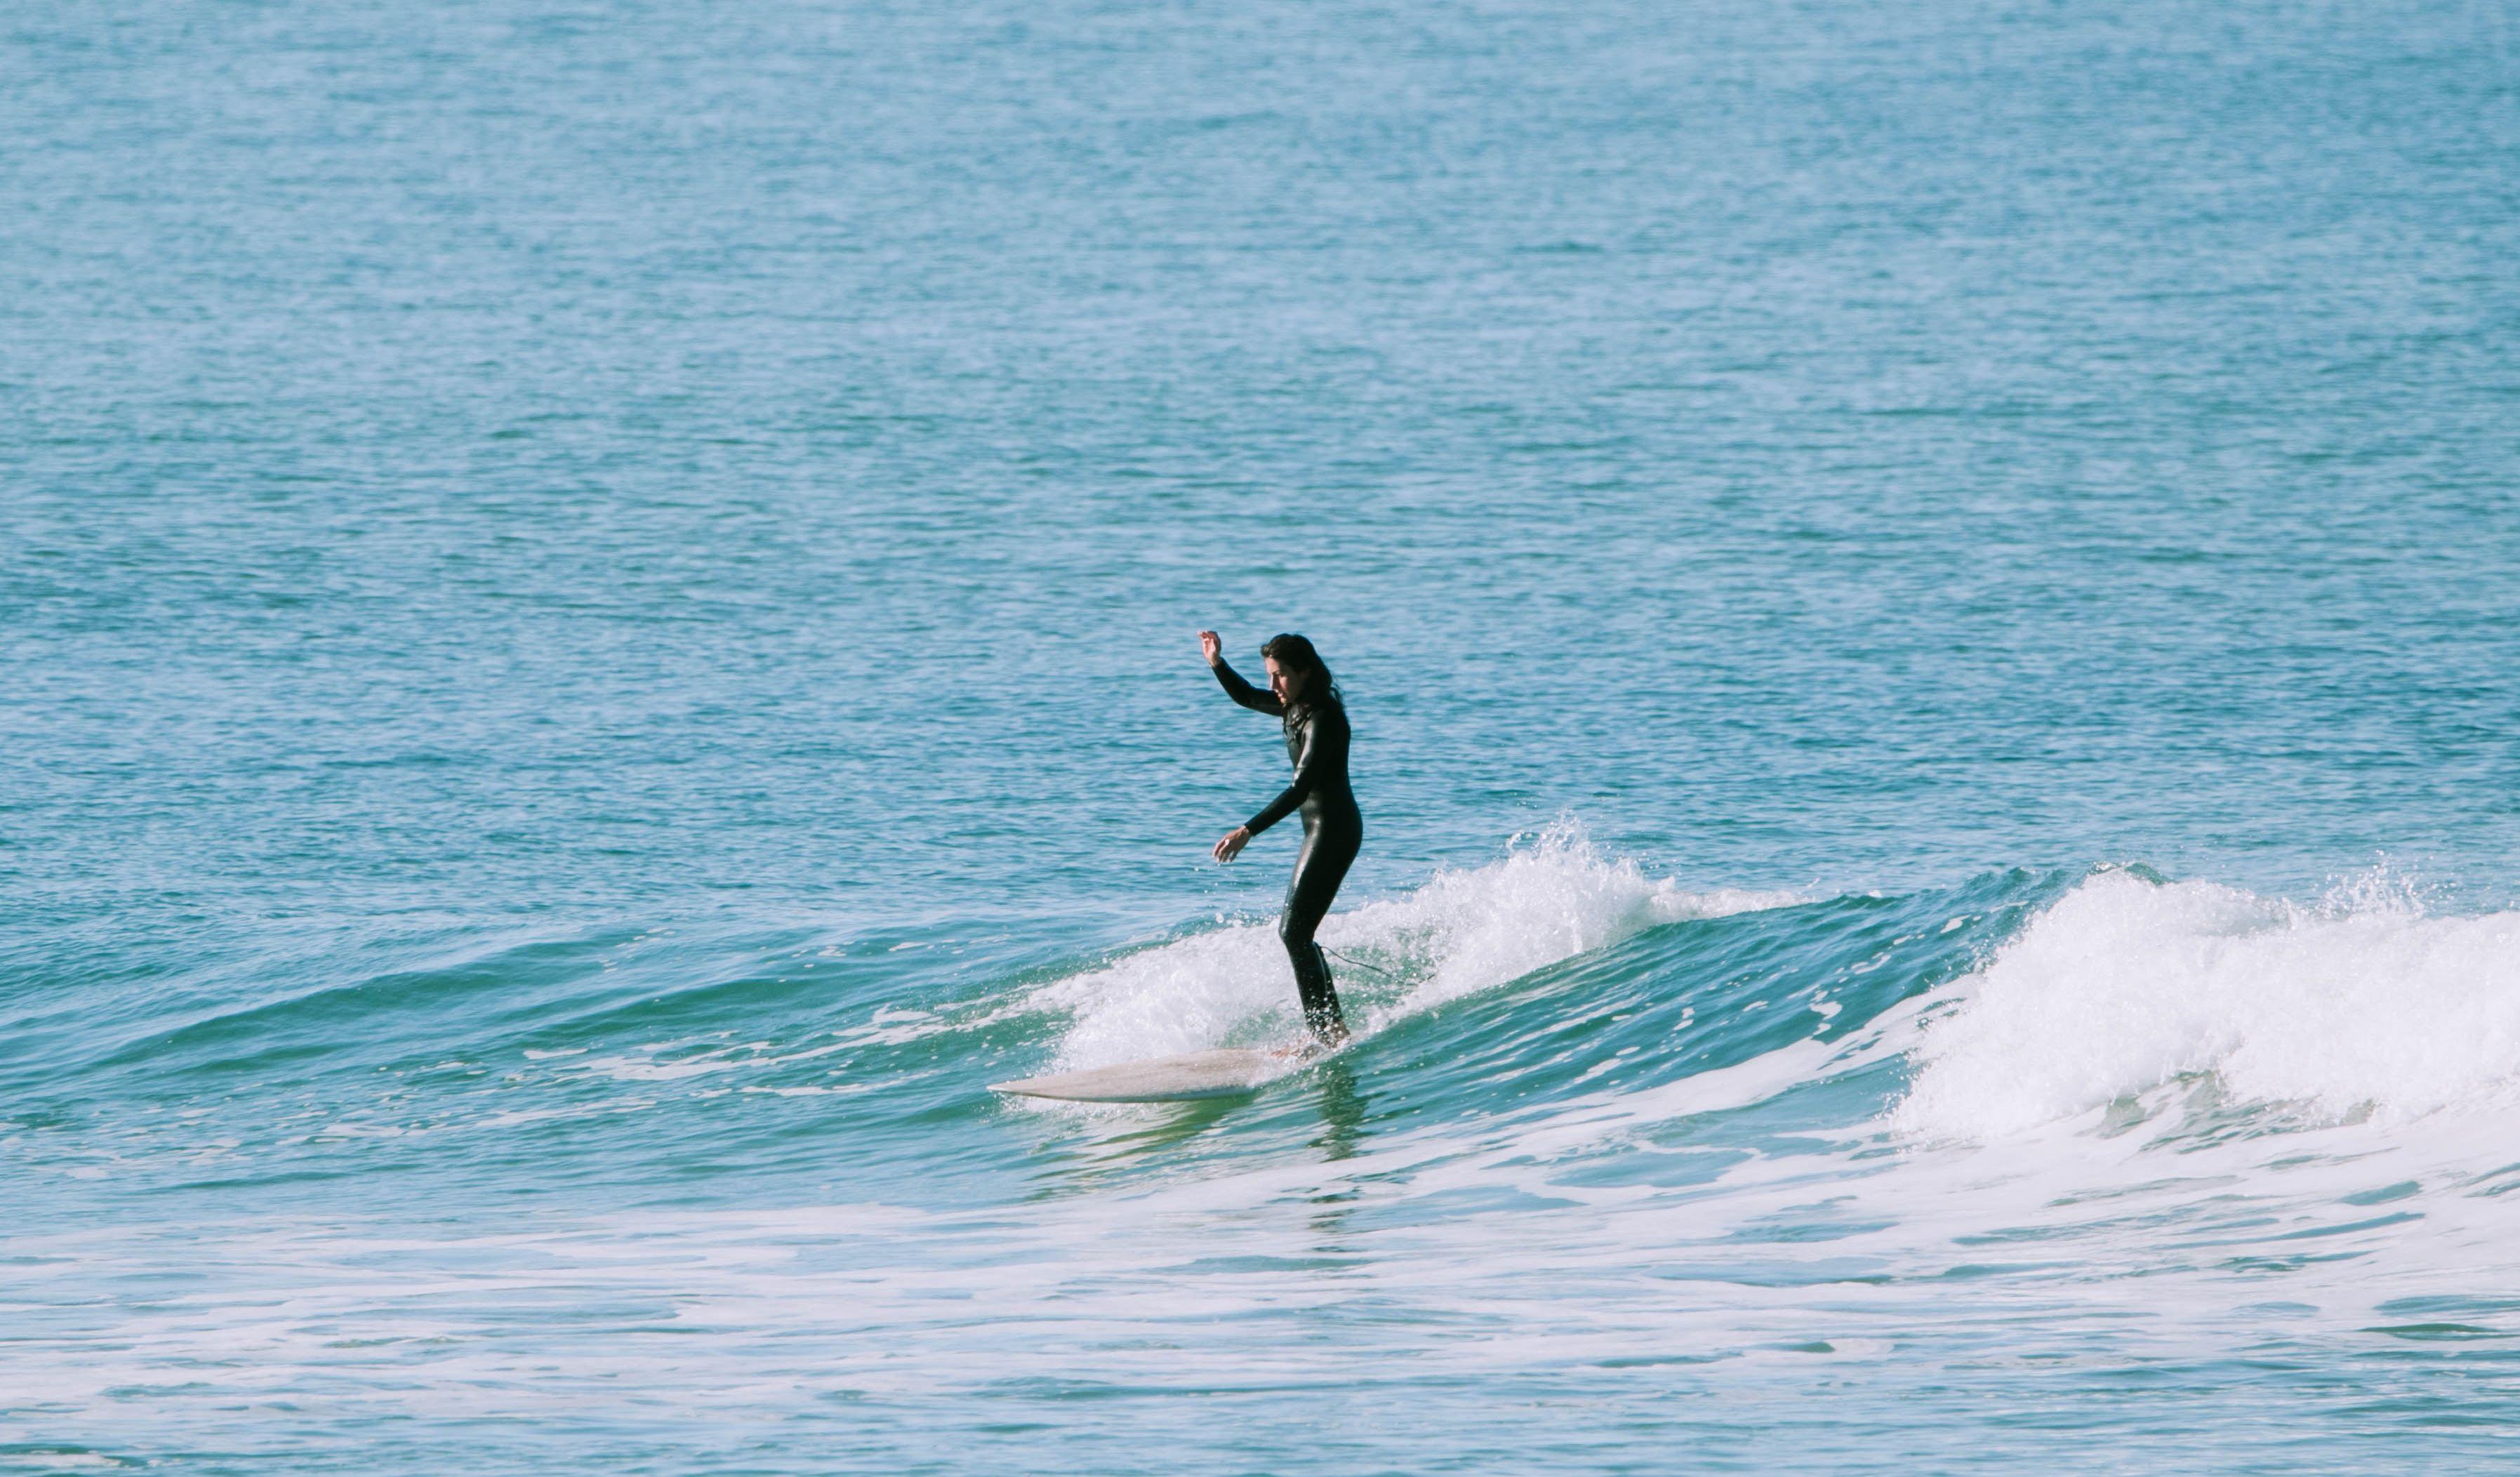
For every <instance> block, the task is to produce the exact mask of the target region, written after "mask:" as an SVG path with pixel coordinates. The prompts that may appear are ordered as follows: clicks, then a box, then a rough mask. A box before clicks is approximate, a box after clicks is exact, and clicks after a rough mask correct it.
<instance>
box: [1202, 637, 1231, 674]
mask: <svg viewBox="0 0 2520 1477" xmlns="http://www.w3.org/2000/svg"><path fill="white" fill-rule="evenodd" d="M1198 654H1199V655H1201V656H1204V657H1206V658H1207V664H1208V665H1209V666H1211V667H1212V666H1214V665H1216V664H1217V662H1218V661H1219V660H1221V659H1222V658H1223V657H1224V655H1225V644H1224V643H1223V642H1220V641H1218V640H1217V639H1216V633H1215V632H1213V631H1201V632H1199V633H1198Z"/></svg>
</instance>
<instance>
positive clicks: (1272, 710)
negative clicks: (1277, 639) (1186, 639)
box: [1198, 631, 1286, 718]
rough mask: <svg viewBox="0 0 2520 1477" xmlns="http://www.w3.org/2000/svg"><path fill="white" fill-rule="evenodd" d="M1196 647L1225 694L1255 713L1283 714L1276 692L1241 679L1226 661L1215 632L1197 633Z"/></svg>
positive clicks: (1222, 647)
mask: <svg viewBox="0 0 2520 1477" xmlns="http://www.w3.org/2000/svg"><path fill="white" fill-rule="evenodd" d="M1198 649H1199V654H1200V655H1202V656H1205V657H1206V658H1207V667H1208V670H1209V671H1211V672H1214V673H1215V674H1216V680H1217V683H1218V684H1219V685H1220V686H1222V687H1223V688H1224V689H1225V695H1226V696H1228V697H1231V698H1233V699H1234V700H1235V701H1237V702H1238V703H1240V704H1242V705H1243V706H1244V707H1246V708H1249V709H1250V710H1251V711H1253V712H1255V713H1266V714H1268V715H1269V716H1270V717H1272V718H1278V717H1283V716H1284V715H1285V711H1286V705H1285V704H1284V703H1283V702H1280V701H1279V700H1278V694H1275V693H1270V692H1264V691H1262V690H1261V689H1259V688H1255V687H1253V686H1252V685H1251V684H1249V683H1247V682H1245V681H1243V680H1242V674H1241V673H1239V672H1238V671H1236V670H1234V668H1233V667H1232V666H1231V665H1230V664H1228V663H1227V661H1226V659H1225V647H1224V643H1222V642H1220V641H1218V640H1217V638H1216V633H1215V632H1213V631H1201V632H1199V633H1198Z"/></svg>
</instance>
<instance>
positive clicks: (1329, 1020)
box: [1278, 817, 1365, 1046]
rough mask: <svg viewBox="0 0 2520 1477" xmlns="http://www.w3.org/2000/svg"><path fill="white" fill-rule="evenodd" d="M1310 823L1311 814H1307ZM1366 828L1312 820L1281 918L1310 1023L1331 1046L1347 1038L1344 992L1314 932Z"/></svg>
mask: <svg viewBox="0 0 2520 1477" xmlns="http://www.w3.org/2000/svg"><path fill="white" fill-rule="evenodd" d="M1305 819H1306V821H1307V823H1310V822H1311V818H1310V817H1306V818H1305ZM1364 840H1365V833H1364V828H1362V827H1359V826H1339V825H1336V824H1331V823H1324V824H1320V825H1314V824H1307V825H1306V826H1305V827H1304V849H1303V851H1302V852H1301V853H1299V854H1298V855H1297V856H1296V858H1295V875H1294V877H1293V879H1292V880H1290V881H1289V882H1288V883H1287V884H1286V913H1285V916H1284V917H1283V918H1280V919H1279V920H1278V937H1279V938H1280V939H1281V940H1282V941H1283V942H1284V944H1285V946H1286V958H1287V960H1288V961H1289V962H1292V963H1293V964H1294V966H1295V994H1296V997H1297V998H1298V999H1300V1000H1301V1001H1302V1002H1303V1003H1304V1024H1306V1025H1308V1026H1310V1027H1312V1028H1313V1034H1314V1035H1315V1036H1317V1037H1319V1038H1321V1040H1322V1041H1323V1042H1324V1043H1326V1044H1328V1045H1330V1046H1336V1045H1338V1044H1339V1043H1340V1042H1342V1041H1345V1040H1346V1039H1347V1020H1346V1017H1345V1016H1344V1015H1342V1014H1341V1013H1340V1011H1339V1000H1338V992H1337V991H1336V990H1335V989H1332V988H1331V986H1330V965H1329V961H1328V960H1326V959H1324V958H1322V949H1321V946H1320V945H1319V944H1316V943H1314V942H1313V930H1315V929H1317V928H1319V927H1320V926H1321V925H1322V918H1324V917H1325V916H1326V915H1328V913H1329V911H1330V899H1332V898H1334V897H1336V896H1338V889H1339V883H1340V882H1341V881H1343V880H1345V879H1346V877H1347V870H1348V867H1349V865H1350V864H1351V863H1353V862H1355V861H1356V853H1357V848H1358V847H1359V846H1361V845H1362V844H1363V843H1364Z"/></svg>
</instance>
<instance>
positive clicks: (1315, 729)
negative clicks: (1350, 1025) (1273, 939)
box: [1216, 658, 1365, 1043]
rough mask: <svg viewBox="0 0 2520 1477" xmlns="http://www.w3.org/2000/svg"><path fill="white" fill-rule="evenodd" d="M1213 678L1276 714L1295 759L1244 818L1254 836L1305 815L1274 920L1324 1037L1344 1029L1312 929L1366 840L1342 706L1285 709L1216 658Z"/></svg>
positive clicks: (1328, 703)
mask: <svg viewBox="0 0 2520 1477" xmlns="http://www.w3.org/2000/svg"><path fill="white" fill-rule="evenodd" d="M1216 680H1217V681H1218V682H1220V683H1222V684H1224V687H1225V694H1226V695H1227V696H1229V697H1231V698H1233V699H1234V700H1235V701H1237V702H1238V703H1240V704H1242V705H1243V706H1244V707H1246V708H1250V709H1252V710H1254V711H1256V712H1262V713H1268V714H1272V715H1274V716H1276V717H1278V718H1279V719H1281V720H1282V721H1283V724H1284V727H1285V730H1286V757H1287V758H1288V759H1290V760H1292V761H1293V762H1294V766H1295V781H1294V783H1291V784H1289V785H1287V786H1286V787H1285V789H1284V790H1283V791H1282V792H1281V793H1280V794H1279V796H1278V798H1277V799H1275V800H1272V801H1270V802H1269V803H1268V804H1267V805H1265V806H1262V807H1261V809H1260V813H1259V814H1258V815H1256V816H1253V817H1252V818H1251V819H1250V820H1248V821H1246V822H1244V823H1243V825H1244V826H1246V827H1248V828H1250V831H1251V833H1252V834H1253V835H1255V836H1256V835H1258V834H1260V832H1262V831H1264V830H1267V829H1268V828H1270V827H1272V826H1275V825H1277V824H1278V823H1279V822H1281V821H1283V820H1284V819H1286V816H1287V813H1288V812H1290V811H1293V810H1296V809H1298V808H1300V809H1301V810H1302V812H1303V816H1304V849H1303V850H1302V851H1301V852H1299V853H1297V854H1296V856H1295V875H1294V877H1293V879H1292V880H1290V881H1288V882H1287V884H1286V913H1285V917H1283V918H1280V919H1279V920H1278V937H1279V938H1280V939H1282V940H1283V941H1284V943H1285V945H1286V958H1287V959H1288V960H1290V961H1291V962H1293V963H1294V966H1295V994H1296V995H1297V996H1298V997H1299V998H1300V999H1301V1000H1302V1001H1303V1003H1304V1023H1305V1024H1306V1025H1309V1026H1311V1027H1312V1028H1313V1034H1314V1035H1316V1036H1319V1037H1321V1038H1322V1039H1323V1040H1324V1041H1328V1042H1331V1043H1336V1042H1337V1041H1338V1040H1339V1039H1340V1038H1342V1037H1344V1036H1346V1035H1347V1021H1346V1020H1345V1019H1344V1018H1342V1017H1341V1015H1340V1014H1339V1001H1338V992H1337V991H1335V990H1333V989H1331V988H1330V966H1329V962H1328V960H1325V959H1323V958H1322V950H1321V946H1320V945H1319V944H1316V943H1314V942H1313V930H1314V929H1316V928H1319V927H1320V926H1321V925H1322V916H1323V915H1325V914H1327V913H1328V912H1329V911H1330V899H1331V898H1333V897H1335V896H1337V895H1338V887H1339V882H1340V881H1341V880H1342V879H1344V878H1345V877H1346V876H1347V869H1348V864H1349V863H1351V862H1354V861H1355V860H1356V852H1357V848H1358V847H1360V846H1362V845H1364V844H1365V817H1364V816H1363V815H1362V814H1360V813H1359V812H1358V810H1357V808H1356V792H1355V791H1354V790H1351V789H1349V788H1348V787H1347V739H1348V733H1347V710H1346V709H1345V708H1344V707H1342V706H1340V704H1339V700H1338V698H1337V697H1336V696H1335V695H1332V696H1328V697H1327V698H1326V699H1325V700H1323V701H1320V702H1314V701H1312V700H1310V699H1302V700H1298V701H1297V702H1296V704H1295V705H1294V706H1293V707H1292V708H1289V707H1287V706H1286V705H1285V704H1284V703H1282V702H1280V701H1279V700H1278V694H1276V693H1273V692H1267V691H1264V690H1262V689H1260V688H1255V687H1253V686H1252V685H1251V684H1249V683H1247V682H1244V681H1243V680H1242V678H1241V676H1240V674H1238V673H1237V672H1236V671H1235V670H1234V668H1232V667H1230V666H1228V665H1226V664H1225V662H1224V661H1223V660H1222V659H1221V658H1220V659H1219V660H1218V661H1217V663H1216Z"/></svg>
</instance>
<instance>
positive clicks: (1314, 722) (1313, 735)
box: [1242, 708, 1347, 836]
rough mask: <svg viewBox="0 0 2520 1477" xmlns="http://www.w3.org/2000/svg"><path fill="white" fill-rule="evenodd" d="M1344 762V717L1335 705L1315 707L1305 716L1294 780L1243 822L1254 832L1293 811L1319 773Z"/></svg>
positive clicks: (1332, 770)
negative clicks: (1257, 812) (1332, 706)
mask: <svg viewBox="0 0 2520 1477" xmlns="http://www.w3.org/2000/svg"><path fill="white" fill-rule="evenodd" d="M1346 764H1347V720H1346V719H1345V718H1344V717H1342V716H1340V715H1339V713H1338V710H1337V709H1336V708H1329V709H1323V708H1315V709H1313V710H1312V711H1311V712H1310V713H1308V714H1306V715H1305V717H1304V742H1303V746H1302V747H1301V748H1299V749H1297V750H1296V751H1295V782H1294V783H1292V784H1289V785H1287V786H1286V787H1285V788H1284V789H1283V790H1281V791H1279V792H1278V798H1277V799H1275V800H1272V801H1270V802H1269V803H1268V804H1267V805H1264V806H1262V807H1261V808H1260V813H1259V814H1258V815H1256V816H1253V817H1252V818H1251V819H1250V820H1248V821H1245V822H1243V823H1242V825H1243V828H1244V829H1246V830H1248V831H1250V832H1251V833H1252V834H1253V835H1255V836H1256V835H1258V834H1260V832H1262V831H1264V830H1267V829H1268V828H1270V827H1272V826H1275V825H1277V824H1278V823H1279V822H1281V821H1283V820H1284V819H1286V818H1287V817H1288V816H1290V815H1292V814H1294V811H1295V807H1296V806H1298V805H1301V804H1303V803H1304V797H1305V796H1306V795H1309V794H1311V793H1312V792H1313V786H1314V785H1316V784H1319V783H1321V780H1322V776H1324V775H1325V774H1329V773H1332V772H1335V771H1337V770H1340V769H1343V768H1344V767H1345V766H1346Z"/></svg>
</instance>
